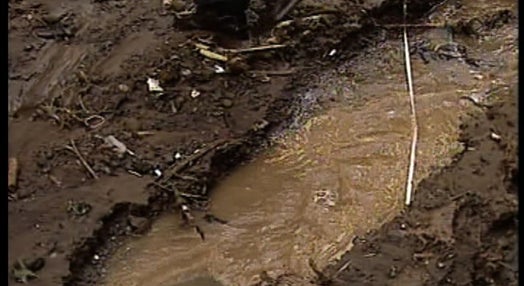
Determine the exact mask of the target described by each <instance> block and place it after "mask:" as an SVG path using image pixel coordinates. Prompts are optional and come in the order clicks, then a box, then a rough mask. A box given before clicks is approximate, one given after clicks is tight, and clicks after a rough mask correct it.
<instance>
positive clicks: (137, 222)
mask: <svg viewBox="0 0 524 286" xmlns="http://www.w3.org/2000/svg"><path fill="white" fill-rule="evenodd" d="M128 223H129V226H130V227H131V229H130V231H134V232H135V233H144V232H145V231H146V230H147V229H148V227H149V220H148V219H147V218H144V217H136V216H130V217H129V219H128Z"/></svg>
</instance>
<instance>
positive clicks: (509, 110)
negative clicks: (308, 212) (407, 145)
mask: <svg viewBox="0 0 524 286" xmlns="http://www.w3.org/2000/svg"><path fill="white" fill-rule="evenodd" d="M517 100H518V91H517V88H516V87H515V88H514V90H513V91H508V92H503V93H502V94H500V101H499V102H498V103H496V104H495V105H493V106H492V107H490V108H489V109H488V110H487V111H486V112H485V113H484V112H483V113H480V114H477V115H475V116H474V118H471V119H470V120H468V121H467V122H465V123H464V124H463V126H462V128H463V134H462V138H461V141H462V142H464V143H465V146H466V151H464V152H463V153H462V154H460V155H458V157H457V158H456V161H455V163H453V164H452V165H451V166H449V167H447V168H445V169H443V170H441V171H439V172H437V173H434V174H433V175H431V176H430V177H428V178H426V179H424V180H423V181H422V182H421V183H420V184H419V186H418V187H417V189H416V192H415V199H414V202H413V204H412V205H411V207H409V208H407V209H406V210H405V211H404V212H403V213H402V214H401V215H398V216H397V217H395V218H394V219H393V220H392V221H390V222H388V223H386V224H384V225H383V226H382V227H381V228H380V229H378V230H373V231H370V232H369V233H368V234H366V235H365V236H361V237H356V238H355V240H354V241H353V243H354V246H353V248H352V249H351V250H350V251H349V252H347V253H346V254H345V255H344V256H343V257H342V258H341V259H340V260H339V261H337V262H336V263H335V264H333V265H331V266H329V267H328V268H327V269H325V270H324V271H322V272H320V271H319V273H318V277H317V279H313V281H310V280H311V279H306V278H303V277H300V276H296V275H293V274H288V275H283V276H280V277H277V278H270V277H268V278H266V281H264V282H261V283H260V284H259V285H305V283H312V284H314V285H518V239H517V234H518V176H519V172H518V140H517V111H518V103H517ZM493 134H496V135H499V136H500V138H499V137H497V136H496V135H493Z"/></svg>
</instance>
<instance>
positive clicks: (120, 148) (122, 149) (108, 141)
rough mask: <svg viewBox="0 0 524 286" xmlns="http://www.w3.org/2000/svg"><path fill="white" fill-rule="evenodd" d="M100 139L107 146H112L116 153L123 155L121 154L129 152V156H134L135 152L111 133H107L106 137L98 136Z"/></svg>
mask: <svg viewBox="0 0 524 286" xmlns="http://www.w3.org/2000/svg"><path fill="white" fill-rule="evenodd" d="M99 138H100V139H102V140H104V143H105V145H106V146H107V147H109V148H112V149H113V150H114V151H115V152H116V153H118V154H120V155H123V154H126V153H127V154H129V155H131V156H135V153H134V152H133V151H131V150H129V149H128V148H127V146H126V145H125V144H124V143H122V142H121V141H119V140H118V139H116V138H115V136H113V135H109V136H106V137H99Z"/></svg>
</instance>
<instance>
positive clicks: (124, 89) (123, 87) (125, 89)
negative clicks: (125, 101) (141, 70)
mask: <svg viewBox="0 0 524 286" xmlns="http://www.w3.org/2000/svg"><path fill="white" fill-rule="evenodd" d="M118 90H120V91H121V92H129V86H127V85H125V84H119V85H118Z"/></svg>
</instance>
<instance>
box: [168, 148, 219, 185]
mask: <svg viewBox="0 0 524 286" xmlns="http://www.w3.org/2000/svg"><path fill="white" fill-rule="evenodd" d="M227 142H228V140H227V139H222V140H217V141H215V142H214V143H211V144H210V145H209V146H206V147H205V148H204V149H202V150H200V152H198V153H196V154H193V155H191V156H189V157H188V158H187V159H185V160H184V161H182V162H180V164H177V165H174V164H173V165H171V166H169V168H168V169H167V170H166V171H169V174H170V176H176V175H177V174H178V173H180V172H181V171H182V170H184V169H185V168H186V167H187V166H188V165H189V164H191V163H192V162H193V161H196V160H198V159H200V158H201V157H202V156H204V155H206V154H207V153H208V152H209V151H211V150H213V149H215V148H217V147H219V146H220V145H222V144H224V143H227ZM170 176H169V177H170Z"/></svg>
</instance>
